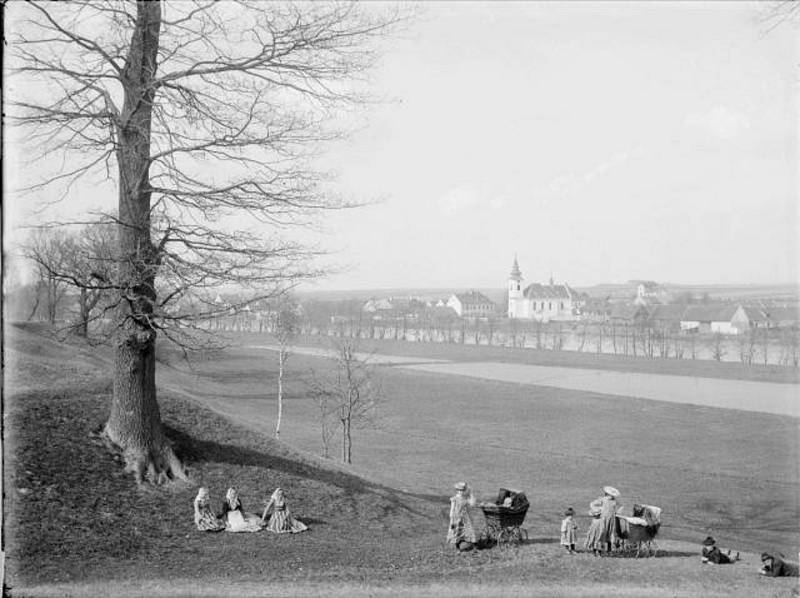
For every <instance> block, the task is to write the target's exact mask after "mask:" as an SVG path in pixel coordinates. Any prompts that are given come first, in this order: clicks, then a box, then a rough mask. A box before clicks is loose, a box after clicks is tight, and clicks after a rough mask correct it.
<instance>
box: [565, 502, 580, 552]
mask: <svg viewBox="0 0 800 598" xmlns="http://www.w3.org/2000/svg"><path fill="white" fill-rule="evenodd" d="M574 515H575V509H573V508H572V507H569V508H568V509H567V510H566V511H565V512H564V520H563V521H562V522H561V545H562V546H563V547H564V548H566V549H567V552H569V553H570V554H572V553H574V552H575V538H576V537H577V536H578V524H577V523H575V521H574V520H573V519H572V517H573V516H574Z"/></svg>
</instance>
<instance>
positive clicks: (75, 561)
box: [4, 328, 795, 596]
mask: <svg viewBox="0 0 800 598" xmlns="http://www.w3.org/2000/svg"><path fill="white" fill-rule="evenodd" d="M6 340H7V345H6V347H7V354H6V365H7V370H6V381H5V382H6V384H5V391H6V394H5V409H6V413H5V415H6V418H5V422H6V426H5V430H6V442H5V444H4V451H5V452H4V462H5V465H6V466H5V475H4V488H5V514H6V515H5V522H4V523H5V525H4V530H5V535H6V537H5V550H6V554H7V560H6V571H5V572H6V579H5V582H6V586H7V591H8V594H9V595H11V596H110V595H114V596H142V595H148V596H176V595H186V596H268V595H274V596H309V595H312V596H313V595H325V596H329V595H332V596H351V595H355V596H367V595H369V596H399V595H415V596H416V595H419V596H425V595H428V596H433V595H436V596H451V595H459V596H465V595H468V596H469V595H480V596H506V595H519V596H531V595H542V596H644V595H647V596H731V595H734V596H790V595H792V590H793V588H794V581H795V580H765V579H760V578H759V577H758V575H757V574H756V568H757V557H756V556H755V555H753V554H745V555H744V562H743V563H741V564H738V565H736V566H733V567H727V568H726V567H718V568H714V567H707V566H706V567H704V566H702V565H700V563H699V559H698V558H697V556H696V550H697V549H696V546H695V545H693V544H690V543H686V542H680V541H665V542H662V548H663V549H664V553H663V555H662V556H659V557H658V558H654V559H639V560H633V559H627V558H609V559H594V558H592V557H590V556H588V555H583V554H581V555H575V556H570V555H567V554H564V553H562V551H561V549H560V547H559V546H558V544H557V542H556V540H555V538H554V534H551V533H547V534H546V533H541V532H540V533H536V532H537V531H538V530H534V533H532V536H531V540H530V542H529V543H527V544H525V545H523V546H520V547H519V548H516V549H510V550H499V549H494V550H487V551H480V552H473V553H470V554H456V553H454V552H453V551H451V550H449V549H448V548H447V547H446V546H444V545H443V541H442V540H443V535H444V530H445V528H446V513H445V508H444V503H443V502H442V500H441V497H435V500H434V499H433V497H426V496H423V495H414V494H409V493H404V492H400V491H396V490H392V489H391V488H388V487H386V486H382V485H380V484H378V483H375V482H371V481H370V480H369V479H365V478H362V477H357V476H355V475H353V474H352V473H351V472H349V471H347V470H344V469H342V468H339V467H336V466H334V465H332V464H330V463H328V462H321V461H318V460H317V459H315V458H313V457H311V456H309V455H306V454H301V453H298V452H295V451H293V450H291V449H290V448H288V447H287V446H286V445H283V444H281V443H278V442H275V441H274V440H272V439H271V438H268V437H265V436H264V435H261V434H258V433H256V432H254V431H253V430H251V429H248V428H247V427H245V426H242V425H237V424H235V423H233V422H231V421H230V420H228V419H226V418H225V417H222V416H220V415H219V414H217V413H215V412H213V411H211V410H209V409H206V408H204V407H203V406H201V405H199V404H198V403H196V402H194V401H192V400H188V399H186V398H184V397H181V396H178V395H177V394H174V393H170V392H168V391H166V392H165V391H162V392H161V394H160V404H161V409H162V417H163V419H164V421H165V423H166V425H167V426H168V429H169V434H170V436H171V438H172V439H173V440H174V442H175V444H176V450H177V451H178V453H179V454H180V455H181V456H182V457H183V458H184V459H185V460H186V461H187V462H188V463H189V466H190V471H191V474H192V477H193V482H192V483H188V484H174V485H172V486H170V487H167V488H149V489H147V488H146V489H138V488H137V487H136V486H135V484H134V483H133V481H132V479H131V478H130V476H128V475H125V474H123V473H122V468H121V464H120V462H119V458H118V457H117V456H116V455H114V454H113V453H111V452H109V451H108V450H107V449H106V447H105V446H104V445H103V444H102V443H101V442H99V441H98V439H97V438H96V436H94V432H95V431H96V430H97V429H98V428H99V426H100V425H101V424H102V423H103V421H104V419H105V417H106V416H107V410H108V403H109V395H110V385H109V380H108V378H107V375H106V373H105V372H106V371H107V366H108V364H107V361H106V359H105V358H104V357H103V356H102V355H101V352H100V351H98V352H95V351H92V350H90V349H88V348H85V347H83V346H80V345H76V344H68V345H64V344H60V343H57V342H55V341H53V340H51V339H49V338H47V337H45V336H43V335H41V334H39V333H37V332H35V331H31V330H25V329H19V328H11V329H9V330H7V336H6ZM198 485H205V486H208V487H209V488H210V489H211V492H212V498H213V499H215V500H216V501H219V499H220V498H221V496H222V494H223V493H224V491H225V489H226V488H227V487H228V486H229V485H236V486H237V487H238V488H239V489H240V492H241V495H242V497H243V501H244V505H245V507H246V508H248V509H249V510H257V509H258V508H259V506H260V505H261V503H262V500H263V498H264V497H265V495H266V494H267V493H269V492H271V491H272V490H273V489H274V488H275V487H276V486H281V487H283V488H285V489H286V490H287V492H288V499H289V502H290V505H291V507H292V509H293V511H294V512H295V513H296V514H297V515H298V516H299V517H300V518H301V519H303V520H304V521H306V522H307V523H308V524H309V526H310V527H311V531H310V532H308V533H305V534H299V535H297V536H289V537H287V536H275V535H270V534H267V533H259V534H226V533H221V534H216V535H210V534H202V533H200V532H196V531H195V529H194V525H193V522H192V506H191V505H192V500H193V498H194V495H195V494H196V489H197V486H198ZM476 524H477V526H478V527H481V525H482V521H481V520H480V517H479V516H477V517H476Z"/></svg>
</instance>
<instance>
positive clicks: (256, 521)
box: [225, 510, 264, 532]
mask: <svg viewBox="0 0 800 598" xmlns="http://www.w3.org/2000/svg"><path fill="white" fill-rule="evenodd" d="M263 527H264V525H263V524H262V523H261V518H260V517H259V516H258V515H254V514H252V513H242V512H241V511H239V510H237V511H228V514H227V516H226V518H225V531H226V532H257V531H260V530H261V529H263Z"/></svg>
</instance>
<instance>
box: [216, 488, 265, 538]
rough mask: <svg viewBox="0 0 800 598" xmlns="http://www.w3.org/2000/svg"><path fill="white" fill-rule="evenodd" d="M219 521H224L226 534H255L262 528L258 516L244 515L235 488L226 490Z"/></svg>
mask: <svg viewBox="0 0 800 598" xmlns="http://www.w3.org/2000/svg"><path fill="white" fill-rule="evenodd" d="M220 519H222V520H223V521H225V531H226V532H257V531H260V530H261V528H262V527H263V525H262V523H261V519H259V517H258V515H254V514H252V513H245V511H244V508H243V507H242V501H241V500H239V493H238V492H237V491H236V488H228V493H227V494H226V495H225V502H224V503H223V504H222V514H221V515H220Z"/></svg>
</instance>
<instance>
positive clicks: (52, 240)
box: [23, 228, 71, 324]
mask: <svg viewBox="0 0 800 598" xmlns="http://www.w3.org/2000/svg"><path fill="white" fill-rule="evenodd" d="M70 251H71V249H70V240H69V237H68V235H67V233H66V232H65V231H63V230H58V229H54V228H42V229H36V230H35V231H34V232H33V234H32V235H31V237H30V238H29V239H28V241H27V243H26V244H25V246H24V248H23V255H24V256H25V257H26V258H28V259H29V260H30V261H31V262H33V264H34V265H35V271H36V285H35V292H34V297H35V298H34V303H33V306H32V307H31V311H30V314H29V315H28V320H31V319H32V318H33V317H34V316H35V315H36V312H37V311H38V310H39V306H40V304H41V298H42V295H44V299H45V303H44V305H45V309H46V314H45V315H46V319H47V321H48V322H50V323H51V324H54V323H55V321H56V317H57V314H58V307H59V305H60V304H61V301H62V299H63V298H64V293H65V292H66V290H67V284H66V281H65V280H64V278H63V276H62V275H61V274H62V273H63V272H64V270H65V269H66V264H67V261H68V254H69V252H70Z"/></svg>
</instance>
